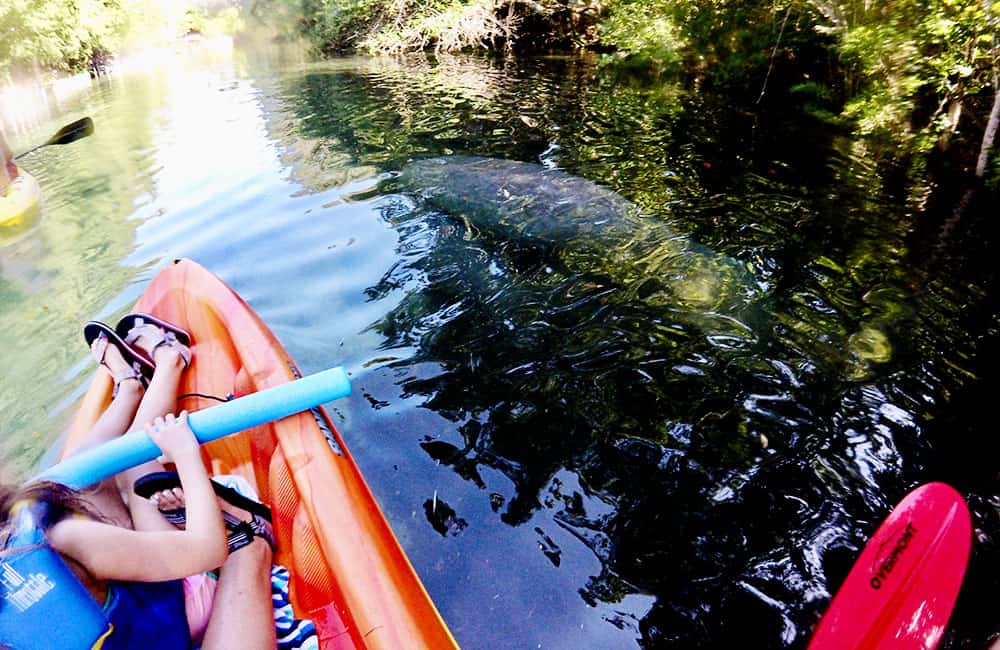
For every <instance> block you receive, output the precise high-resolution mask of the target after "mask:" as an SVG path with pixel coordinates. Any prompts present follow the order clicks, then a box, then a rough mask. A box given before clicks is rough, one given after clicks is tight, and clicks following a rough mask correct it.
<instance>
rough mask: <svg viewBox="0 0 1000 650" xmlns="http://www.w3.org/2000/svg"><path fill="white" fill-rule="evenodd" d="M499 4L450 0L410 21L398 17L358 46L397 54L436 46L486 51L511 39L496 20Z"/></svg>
mask: <svg viewBox="0 0 1000 650" xmlns="http://www.w3.org/2000/svg"><path fill="white" fill-rule="evenodd" d="M497 9H498V2H497V1H496V0H468V1H467V2H462V1H460V0H451V1H450V2H442V3H432V4H430V5H429V6H425V7H422V8H421V9H419V10H418V11H417V13H415V14H414V15H412V16H410V17H408V18H407V17H404V16H402V15H398V14H397V15H396V16H395V18H396V20H395V21H394V22H389V23H387V24H385V25H383V26H382V27H381V28H380V29H379V30H377V31H375V32H373V33H371V34H369V35H368V36H366V37H365V38H364V39H362V40H361V42H360V43H359V45H360V47H361V48H362V49H364V50H367V51H369V52H385V53H397V52H403V51H407V50H421V49H424V48H426V47H430V46H433V47H434V49H436V50H443V51H446V52H455V51H461V50H470V49H485V48H487V47H489V46H491V45H495V44H496V43H498V42H499V41H501V39H503V38H505V37H509V36H510V32H509V31H508V30H507V24H505V22H504V21H503V20H502V19H500V18H499V17H498V16H497Z"/></svg>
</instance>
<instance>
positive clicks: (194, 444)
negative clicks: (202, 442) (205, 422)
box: [146, 411, 201, 463]
mask: <svg viewBox="0 0 1000 650" xmlns="http://www.w3.org/2000/svg"><path fill="white" fill-rule="evenodd" d="M146 433H147V434H148V435H149V437H150V439H152V441H153V442H155V443H156V446H157V447H159V448H160V452H162V454H163V455H162V456H160V462H161V463H176V462H177V461H178V460H179V459H188V458H192V457H194V458H198V459H199V460H200V459H201V452H200V450H199V445H198V439H197V438H195V437H194V432H193V431H191V427H189V426H188V423H187V411H181V412H180V415H179V416H177V417H174V416H173V414H168V415H167V416H166V417H157V418H156V419H155V420H153V421H152V422H150V423H149V424H147V425H146Z"/></svg>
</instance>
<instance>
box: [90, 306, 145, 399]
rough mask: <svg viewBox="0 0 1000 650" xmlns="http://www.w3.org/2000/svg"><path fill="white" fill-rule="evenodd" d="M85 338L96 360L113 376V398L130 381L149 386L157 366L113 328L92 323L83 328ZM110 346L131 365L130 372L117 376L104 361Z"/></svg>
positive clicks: (123, 372)
mask: <svg viewBox="0 0 1000 650" xmlns="http://www.w3.org/2000/svg"><path fill="white" fill-rule="evenodd" d="M83 338H84V340H85V341H86V342H87V347H88V348H90V352H91V354H92V355H93V357H94V359H95V360H96V361H97V363H98V364H100V365H102V366H104V368H105V369H106V370H107V371H108V374H110V375H111V379H112V380H114V382H115V387H114V389H113V390H112V393H111V394H112V396H117V395H118V387H119V386H120V385H121V383H122V382H123V381H126V380H128V379H136V380H138V381H139V383H140V384H142V387H143V388H146V387H147V386H148V385H149V378H150V377H152V376H153V371H154V370H155V369H156V366H155V365H154V364H153V362H152V361H150V360H149V359H148V358H147V357H146V356H145V355H144V354H142V352H140V351H139V350H136V349H135V348H133V347H132V346H131V345H129V344H128V343H126V342H125V341H123V340H122V338H121V337H120V336H118V334H117V333H116V332H115V331H114V330H113V329H111V327H109V326H108V325H105V324H104V323H101V322H99V321H90V322H88V323H87V324H86V325H84V326H83ZM95 343H96V345H95ZM109 345H114V346H115V347H116V348H118V352H119V353H121V355H122V358H123V359H124V360H125V363H127V364H129V366H130V368H129V370H123V371H121V372H119V373H117V374H115V373H114V372H112V371H111V366H109V365H108V364H107V363H106V362H105V361H104V356H105V355H106V354H107V352H108V346H109ZM147 373H148V374H147Z"/></svg>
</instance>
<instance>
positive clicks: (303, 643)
mask: <svg viewBox="0 0 1000 650" xmlns="http://www.w3.org/2000/svg"><path fill="white" fill-rule="evenodd" d="M288 580H289V573H288V569H286V568H285V567H283V566H281V565H280V564H275V565H274V566H272V567H271V603H272V604H273V605H274V628H275V631H276V632H277V635H278V648H279V650H298V649H299V648H302V649H305V650H319V637H317V635H316V626H314V625H313V622H312V621H310V620H309V619H305V618H295V612H293V611H292V604H291V602H289V600H288Z"/></svg>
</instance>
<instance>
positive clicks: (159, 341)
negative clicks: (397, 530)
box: [0, 314, 275, 650]
mask: <svg viewBox="0 0 1000 650" xmlns="http://www.w3.org/2000/svg"><path fill="white" fill-rule="evenodd" d="M154 323H155V324H154ZM123 328H124V330H123ZM116 329H118V330H123V331H127V332H128V334H127V337H126V338H124V339H123V338H122V337H121V336H119V334H118V333H117V332H116V331H115V330H113V329H111V328H110V327H108V326H106V325H103V324H100V323H89V324H88V325H87V328H86V329H85V334H86V337H87V340H88V342H89V343H91V349H92V351H93V353H94V356H95V357H96V358H97V360H98V362H99V363H100V364H101V365H102V366H103V367H104V368H105V369H106V371H107V372H108V374H109V375H110V376H111V378H112V381H113V382H114V397H113V399H112V402H111V405H110V406H109V407H108V408H107V410H106V411H105V412H104V413H103V414H102V416H101V417H100V419H99V420H98V421H97V424H96V425H95V426H94V428H93V429H92V430H91V431H90V432H89V434H88V436H87V438H86V441H85V443H84V444H83V445H81V447H80V448H79V449H77V450H75V451H77V452H78V451H80V450H82V449H84V448H87V447H91V446H95V445H98V444H101V443H103V442H106V441H108V440H111V439H113V438H115V437H117V436H120V435H121V434H122V433H124V432H126V431H129V430H131V429H133V428H136V427H139V426H142V425H145V426H146V431H147V433H148V434H149V436H150V438H152V440H153V441H154V442H155V443H156V445H157V446H158V447H159V448H160V450H161V452H162V453H163V456H162V458H161V460H162V461H163V462H172V463H174V465H175V466H176V469H177V474H178V477H179V479H180V483H181V485H182V486H183V489H184V492H183V497H184V508H185V512H184V516H185V525H184V529H183V530H180V529H178V528H177V527H175V526H174V525H172V524H171V523H169V522H168V521H167V520H166V519H164V517H163V515H162V514H161V513H160V511H159V510H157V507H156V505H155V504H154V503H153V502H151V501H150V500H147V499H144V498H140V497H138V496H137V495H135V494H134V492H133V489H132V487H133V484H134V482H135V480H136V479H137V478H139V477H142V476H144V475H147V474H149V473H151V472H157V471H163V469H164V468H163V465H162V464H160V463H158V462H152V463H145V464H143V465H140V466H138V467H135V468H132V469H130V470H127V471H125V472H122V473H121V474H119V475H118V476H117V477H115V478H113V479H108V480H106V481H104V482H102V483H100V484H99V485H97V486H95V487H94V488H89V489H87V490H85V491H80V492H74V491H72V490H69V489H68V488H65V487H63V486H60V485H57V484H52V483H35V484H29V485H27V486H25V487H23V488H20V489H14V490H12V489H9V488H0V528H6V527H9V523H10V522H9V519H10V518H11V511H12V508H14V509H16V504H18V503H19V502H24V501H25V500H29V501H43V502H45V503H47V504H48V505H49V509H48V513H49V516H48V517H47V519H46V520H45V521H44V522H43V526H44V528H45V533H46V539H47V542H48V544H49V545H50V546H51V547H52V548H54V549H55V550H56V551H58V552H59V554H60V555H61V556H62V557H63V559H65V560H66V562H67V564H68V565H69V566H70V567H71V568H72V570H73V572H74V574H75V575H76V576H77V577H78V578H79V580H80V582H81V583H82V584H83V585H84V586H85V587H86V588H87V590H88V591H89V592H90V593H91V595H92V596H93V597H94V598H95V599H96V600H97V602H98V603H103V604H104V609H105V613H106V615H107V617H108V619H109V621H110V622H111V625H112V626H113V627H112V632H111V634H110V636H109V637H108V638H107V639H106V640H105V641H104V645H103V646H101V647H102V648H104V649H105V650H109V649H111V648H143V649H144V650H159V649H161V648H162V649H164V650H168V649H174V648H177V649H181V648H188V647H190V646H191V643H192V639H191V634H190V631H189V630H190V629H192V628H198V627H203V628H204V637H203V640H202V641H201V643H202V645H201V647H202V648H204V649H206V650H210V649H213V648H235V647H239V648H269V649H270V648H274V647H275V628H274V618H273V611H272V606H271V588H270V572H271V557H272V550H273V549H272V544H273V541H272V540H273V537H272V536H271V535H270V531H269V530H267V525H266V522H265V521H263V520H262V519H261V518H260V517H259V516H258V515H256V514H255V513H254V512H250V511H248V510H246V509H244V508H241V507H237V506H235V505H233V504H231V503H227V502H225V501H221V500H220V499H219V498H217V496H216V493H215V490H214V489H213V485H212V483H211V482H210V480H209V478H208V474H207V472H206V470H205V466H204V465H203V463H202V458H201V452H200V450H199V446H198V442H197V440H196V439H195V437H194V434H193V433H192V432H191V430H190V428H189V427H188V426H187V419H186V414H184V413H181V415H180V416H178V417H176V418H175V417H174V416H173V415H169V414H170V413H172V412H174V411H175V409H176V401H177V389H178V386H179V381H180V377H181V373H182V372H183V371H184V370H185V369H186V368H187V366H188V364H189V363H190V359H191V353H190V350H189V349H188V347H187V345H186V343H187V342H188V338H187V335H186V333H184V332H183V331H182V330H178V329H176V328H173V327H172V326H170V325H169V324H167V323H162V322H160V321H156V320H155V319H152V318H151V317H148V316H146V315H142V314H140V315H129V316H127V317H126V318H125V319H123V322H122V323H120V324H119V327H118V328H116ZM147 376H148V377H149V379H148V382H147V378H146V377H147ZM147 384H148V385H147ZM244 505H246V504H244ZM258 505H259V504H258ZM261 508H263V506H261ZM250 509H251V510H255V508H252V507H251V508H250ZM223 513H226V520H227V521H230V522H233V521H237V522H246V523H245V524H241V525H240V526H239V529H240V530H239V531H238V534H237V535H235V539H234V535H233V534H232V533H230V534H229V539H228V540H227V528H226V524H225V523H224V519H223V516H224V515H223ZM4 537H6V535H4ZM227 541H228V544H227ZM216 568H218V569H219V578H218V585H217V586H215V585H214V584H213V585H212V587H213V589H214V590H215V594H214V606H212V607H211V609H210V611H206V612H204V614H205V618H206V619H207V620H202V621H197V620H186V619H188V617H189V616H190V615H191V614H192V613H194V614H197V609H198V607H197V606H198V604H199V602H201V603H204V602H205V598H204V597H203V594H200V593H199V591H200V590H201V588H202V587H201V584H202V583H199V581H198V578H199V577H201V576H203V574H204V572H207V571H211V570H213V569H216ZM189 576H195V577H194V578H188V577H189ZM185 578H187V581H186V582H188V583H189V584H187V585H184V586H182V583H181V580H182V579H185ZM185 591H186V592H187V594H186V595H187V600H185ZM211 600H213V599H209V601H211ZM186 608H187V610H188V611H187V614H186V613H185V609H186ZM67 615H71V614H70V613H68V614H67ZM53 623H54V624H58V622H53ZM39 641H40V643H39V647H46V644H45V643H44V640H42V639H40V640H39Z"/></svg>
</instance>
